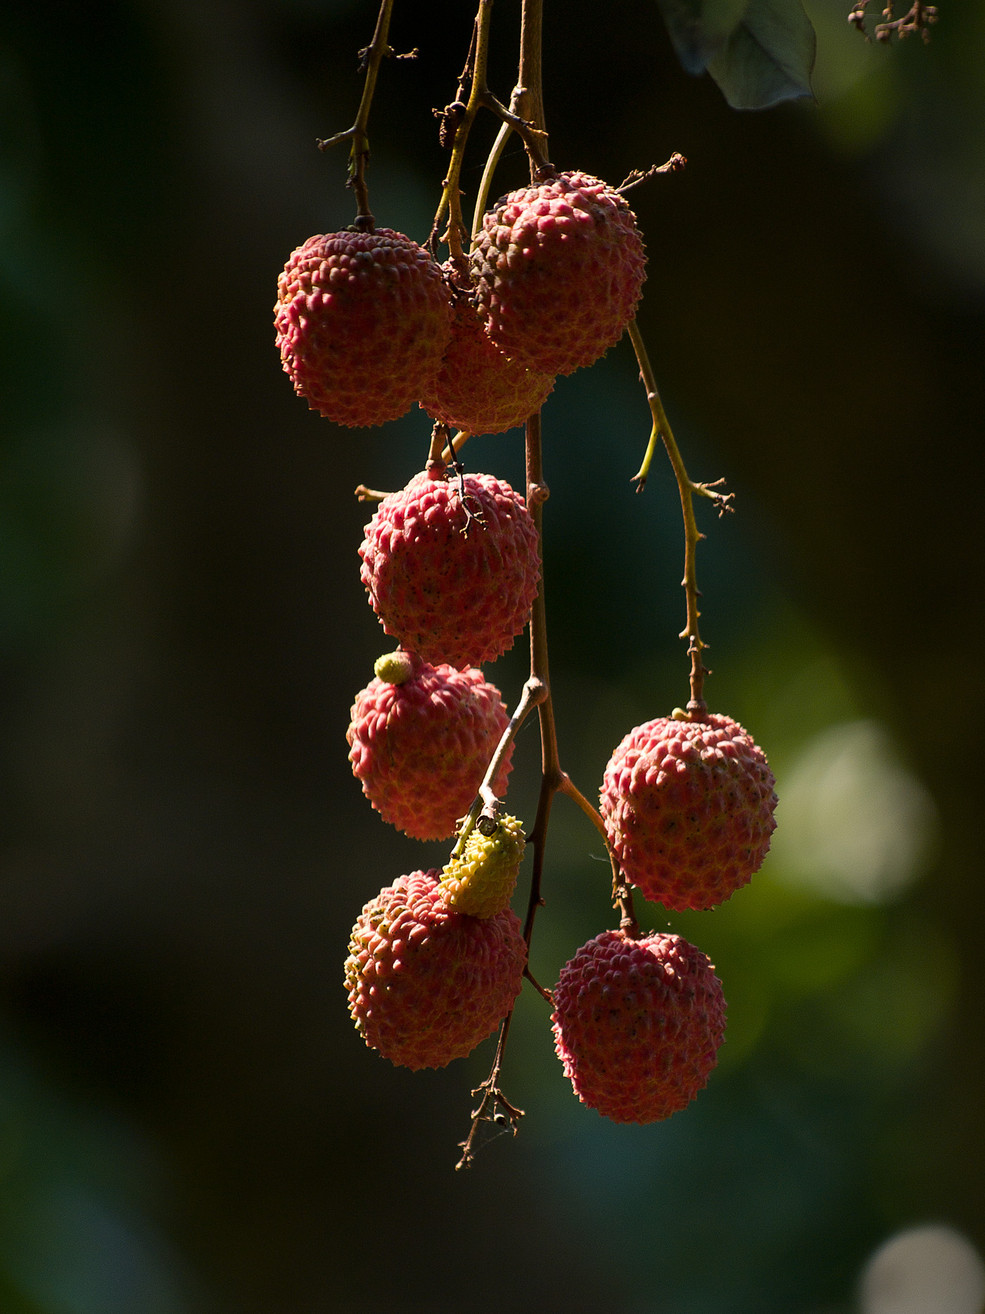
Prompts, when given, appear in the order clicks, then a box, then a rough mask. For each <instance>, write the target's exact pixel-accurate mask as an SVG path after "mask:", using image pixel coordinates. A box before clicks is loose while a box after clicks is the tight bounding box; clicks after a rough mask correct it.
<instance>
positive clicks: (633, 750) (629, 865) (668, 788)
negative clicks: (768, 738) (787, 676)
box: [599, 713, 776, 911]
mask: <svg viewBox="0 0 985 1314" xmlns="http://www.w3.org/2000/svg"><path fill="white" fill-rule="evenodd" d="M774 783H775V782H774V779H773V773H772V771H771V770H770V768H769V763H768V762H767V760H766V756H765V754H764V753H763V750H762V749H761V748H760V747H759V746H758V745H757V744H756V743H755V742H754V741H753V739H752V738H751V736H750V735H749V734H748V733H747V732H746V731H745V730H744V729H743V728H742V726H741V725H739V724H738V722H736V721H733V720H732V719H731V718H730V717H728V716H721V715H718V714H717V713H709V714H707V715H706V716H705V717H704V719H702V720H693V721H677V720H675V719H674V718H672V717H657V718H656V719H655V720H653V721H647V722H646V723H645V724H644V725H639V726H637V727H636V728H635V729H634V730H631V731H630V732H629V734H628V735H626V737H625V738H624V739H623V740H622V742H621V743H620V744H619V746H618V747H617V748H616V750H615V752H614V753H613V754H612V757H611V759H610V760H609V763H608V765H607V766H606V768H605V773H604V775H603V778H602V789H601V792H600V803H599V807H600V811H601V813H602V819H603V821H604V822H605V829H606V833H607V835H608V837H609V842H610V844H611V845H612V848H613V850H614V851H615V854H616V857H617V858H618V860H619V865H620V867H621V868H622V872H623V875H624V876H625V877H626V879H627V880H628V881H631V882H632V883H633V884H634V885H635V886H636V887H637V888H638V889H639V891H640V893H641V894H642V895H643V896H644V898H646V899H653V900H656V901H658V902H660V903H662V904H663V905H664V906H665V907H666V908H670V909H672V910H674V911H681V910H682V909H684V908H713V907H714V906H715V905H716V904H719V903H723V902H724V901H725V900H726V899H728V898H729V897H730V896H731V895H732V894H733V893H734V892H735V891H736V890H737V889H739V888H740V887H741V886H743V885H745V884H746V883H747V882H748V881H749V879H750V878H751V877H752V876H753V875H754V874H755V873H756V872H757V871H758V870H759V868H760V867H761V866H762V862H763V859H764V858H765V857H766V852H767V850H768V849H769V846H770V837H771V835H772V834H773V831H774V829H775V828H776V822H775V820H774V817H773V811H774V809H775V807H776V793H775V792H774V788H773V786H774Z"/></svg>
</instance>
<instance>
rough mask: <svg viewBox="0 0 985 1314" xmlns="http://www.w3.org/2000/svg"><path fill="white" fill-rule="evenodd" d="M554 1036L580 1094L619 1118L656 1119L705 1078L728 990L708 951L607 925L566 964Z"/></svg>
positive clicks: (692, 1094)
mask: <svg viewBox="0 0 985 1314" xmlns="http://www.w3.org/2000/svg"><path fill="white" fill-rule="evenodd" d="M553 994H554V1013H553V1017H552V1022H553V1024H554V1044H555V1049H556V1051H557V1055H558V1057H559V1058H560V1060H561V1062H562V1064H563V1065H564V1073H565V1076H566V1077H568V1078H569V1079H570V1081H571V1084H572V1086H573V1087H574V1091H575V1094H576V1095H577V1096H578V1098H579V1099H580V1100H581V1101H582V1103H583V1104H587V1105H588V1106H589V1107H590V1108H593V1109H595V1110H597V1111H598V1112H599V1113H601V1114H602V1115H603V1116H604V1117H606V1118H610V1119H612V1121H613V1122H640V1123H646V1122H656V1121H657V1120H658V1119H660V1118H668V1117H670V1115H671V1114H672V1113H676V1112H678V1110H680V1109H683V1108H684V1107H685V1106H686V1105H687V1104H688V1103H690V1101H691V1100H692V1099H694V1097H695V1095H696V1094H697V1093H698V1091H699V1090H701V1089H702V1088H703V1087H704V1086H705V1085H706V1084H707V1081H708V1076H709V1073H710V1072H711V1070H712V1068H714V1066H715V1063H716V1062H717V1056H718V1047H719V1045H720V1044H721V1043H722V1038H723V1036H724V1032H725V997H724V995H723V994H722V985H721V982H720V981H719V979H718V977H717V976H716V975H715V972H714V969H713V968H712V965H711V963H710V962H709V961H708V959H707V957H706V956H705V955H704V954H703V953H702V952H701V951H700V950H699V949H696V948H695V947H694V946H693V945H691V944H689V943H688V942H687V941H686V940H684V939H682V938H681V937H680V936H679V935H657V934H653V935H648V936H645V937H644V938H642V939H638V940H634V939H632V938H631V937H630V936H628V935H627V934H626V933H625V932H623V931H604V932H603V933H602V934H601V935H598V936H596V937H595V939H594V940H589V941H588V943H587V944H584V945H582V947H581V948H580V949H579V950H578V952H577V953H576V954H575V956H574V957H573V958H572V959H570V960H569V961H568V962H567V963H565V965H564V967H563V968H562V969H561V975H560V978H559V980H558V984H557V986H556V987H555V989H554V992H553Z"/></svg>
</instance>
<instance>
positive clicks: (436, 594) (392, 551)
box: [359, 473, 540, 666]
mask: <svg viewBox="0 0 985 1314" xmlns="http://www.w3.org/2000/svg"><path fill="white" fill-rule="evenodd" d="M464 489H465V500H464V504H463V500H462V495H461V490H460V484H459V480H458V478H457V477H454V476H453V477H452V478H450V479H449V480H447V481H445V480H444V479H441V478H437V479H435V478H431V477H430V476H429V475H428V474H427V473H424V474H419V475H415V476H414V478H413V479H412V480H411V481H410V483H409V484H408V485H407V487H406V488H404V489H402V490H401V491H400V492H399V493H391V494H390V496H389V497H386V498H384V499H383V501H382V502H381V503H380V505H379V507H378V508H377V510H376V514H375V515H374V516H373V518H372V520H371V521H370V522H369V524H368V525H367V526H366V530H365V538H364V539H363V542H362V544H361V545H360V548H359V555H360V557H361V558H362V567H361V570H360V576H361V578H362V581H363V584H365V586H366V589H367V590H368V592H369V600H370V602H371V603H372V606H373V610H374V611H375V612H376V614H377V615H378V616H379V618H380V620H381V621H382V623H383V628H384V630H385V631H386V632H387V634H392V635H393V636H394V638H396V639H398V640H399V641H400V643H401V644H402V646H403V647H404V648H407V649H410V650H411V651H413V652H416V653H419V654H420V655H421V656H422V657H423V658H424V659H425V660H426V661H429V662H447V663H448V664H449V665H451V666H479V665H481V663H482V662H487V661H492V660H493V659H494V658H496V657H499V656H500V654H501V653H504V652H506V651H507V649H509V648H512V646H513V641H514V639H515V638H516V636H517V635H518V634H519V633H520V632H521V631H522V629H523V627H524V625H525V624H526V622H527V616H528V614H529V611H530V604H531V603H532V602H533V600H534V598H535V597H536V596H537V589H538V585H539V581H540V551H539V546H538V541H537V538H538V536H537V529H536V526H535V525H534V523H533V520H532V518H531V516H530V513H529V511H528V510H527V507H526V503H525V502H524V500H523V498H522V497H521V496H520V494H519V493H516V492H514V491H513V489H512V488H511V487H510V486H509V484H507V483H505V482H504V481H503V480H500V479H496V478H495V477H494V476H492V475H484V474H477V475H466V476H465V477H464Z"/></svg>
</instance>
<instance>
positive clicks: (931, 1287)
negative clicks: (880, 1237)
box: [859, 1223, 985, 1314]
mask: <svg viewBox="0 0 985 1314" xmlns="http://www.w3.org/2000/svg"><path fill="white" fill-rule="evenodd" d="M859 1302H860V1310H861V1314H983V1310H985V1262H983V1261H982V1257H981V1255H979V1253H978V1251H977V1250H976V1249H975V1247H974V1246H973V1245H972V1243H971V1242H970V1241H969V1240H968V1239H967V1237H965V1236H963V1235H962V1234H961V1233H960V1232H958V1231H956V1230H955V1229H954V1228H952V1227H947V1226H944V1225H942V1224H936V1223H928V1224H926V1225H923V1226H920V1227H912V1228H908V1229H907V1230H906V1231H905V1232H900V1233H898V1234H897V1235H896V1236H894V1237H891V1238H890V1239H889V1240H888V1241H887V1242H885V1244H883V1245H882V1246H880V1247H879V1249H878V1250H877V1251H876V1252H875V1253H874V1254H873V1255H872V1257H871V1259H870V1260H869V1262H868V1263H867V1264H866V1266H865V1269H864V1271H863V1273H862V1279H861V1283H860V1285H859Z"/></svg>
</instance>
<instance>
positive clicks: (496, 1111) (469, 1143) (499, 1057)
mask: <svg viewBox="0 0 985 1314" xmlns="http://www.w3.org/2000/svg"><path fill="white" fill-rule="evenodd" d="M512 1021H513V1010H512V1009H510V1011H509V1013H507V1015H506V1017H504V1018H503V1021H502V1024H501V1026H500V1028H499V1039H498V1040H497V1042H496V1056H495V1058H494V1059H493V1064H492V1068H491V1069H490V1071H489V1076H488V1077H487V1078H486V1079H485V1081H484V1082H483V1083H482V1085H481V1086H477V1087H476V1088H475V1090H474V1091H473V1092H472V1094H473V1095H479V1094H481V1096H482V1098H481V1099H480V1100H479V1105H478V1107H477V1108H475V1109H473V1110H472V1126H471V1127H470V1128H469V1134H468V1136H466V1138H465V1140H464V1141H459V1149H460V1150H461V1151H462V1157H461V1158H460V1159H459V1161H458V1163H456V1165H455V1171H456V1172H461V1170H462V1169H463V1168H471V1167H472V1162H473V1160H474V1159H475V1138H476V1136H477V1135H478V1134H479V1124H480V1123H482V1122H490V1123H492V1124H493V1126H494V1127H499V1128H501V1129H502V1130H503V1131H506V1130H509V1131H511V1132H512V1133H513V1135H514V1136H515V1135H516V1133H517V1125H518V1124H519V1121H520V1119H521V1118H522V1117H523V1110H522V1109H518V1108H517V1107H516V1106H515V1105H513V1104H511V1103H510V1102H509V1100H508V1099H507V1098H506V1096H505V1095H504V1094H503V1092H502V1091H501V1090H500V1089H499V1084H498V1083H499V1073H500V1069H501V1068H502V1066H503V1056H504V1054H505V1053H506V1040H507V1037H508V1036H509V1034H510V1023H511V1022H512Z"/></svg>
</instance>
